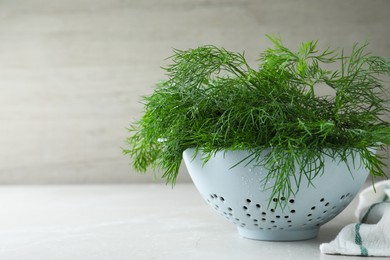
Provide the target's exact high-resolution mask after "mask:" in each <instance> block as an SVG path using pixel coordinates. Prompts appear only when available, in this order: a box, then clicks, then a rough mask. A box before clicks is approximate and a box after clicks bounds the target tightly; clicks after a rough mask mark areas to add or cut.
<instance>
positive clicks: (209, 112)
mask: <svg viewBox="0 0 390 260" xmlns="http://www.w3.org/2000/svg"><path fill="white" fill-rule="evenodd" d="M268 38H269V39H270V40H271V41H272V42H273V44H274V47H273V48H269V49H267V50H265V51H264V52H263V53H262V54H261V55H260V58H259V67H258V68H257V69H253V68H251V67H250V66H249V65H248V63H247V61H246V59H245V57H244V55H243V54H240V53H236V52H230V51H227V50H225V49H223V48H218V47H215V46H211V45H209V46H202V47H199V48H196V49H190V50H186V51H181V50H174V54H173V55H172V56H171V57H170V59H171V61H172V64H171V65H169V66H167V67H166V68H164V69H165V70H166V72H167V77H168V79H167V80H166V81H163V82H161V83H159V84H158V85H157V87H156V89H155V91H154V93H153V94H152V95H150V96H147V97H145V98H144V114H143V116H142V117H141V118H140V120H139V121H137V122H135V123H133V124H132V125H131V127H130V128H129V130H130V131H131V133H132V135H131V136H130V137H129V138H128V139H127V143H128V145H129V148H128V149H124V153H125V154H127V155H129V156H130V157H131V158H132V160H133V166H134V168H135V169H136V170H137V171H140V172H145V171H146V170H147V169H149V168H152V169H156V168H158V169H162V170H163V171H164V173H163V175H162V177H163V178H165V179H166V181H167V183H172V184H175V181H176V177H177V175H178V171H179V167H180V164H181V161H182V153H183V151H184V150H186V149H187V148H193V147H195V148H198V149H199V151H200V152H202V153H203V155H204V160H205V163H207V160H208V159H210V158H212V156H213V155H214V154H215V152H217V151H229V150H250V151H251V152H252V153H253V156H254V158H255V159H256V160H260V161H259V162H258V163H259V165H260V164H261V165H262V166H265V167H266V168H267V169H268V170H269V171H268V174H267V176H266V177H265V178H266V180H267V179H275V184H274V186H273V187H272V196H281V195H282V196H285V197H289V196H291V195H293V194H295V193H296V192H297V191H298V189H299V186H300V182H301V180H302V178H306V179H307V180H308V181H309V183H310V182H311V181H312V180H313V179H314V178H316V177H317V176H318V175H321V174H322V172H323V169H324V167H325V165H324V156H325V155H329V156H331V157H332V158H334V159H336V160H339V161H340V162H341V163H348V162H347V155H348V154H350V153H351V151H354V152H356V153H358V154H359V155H360V158H361V160H362V165H363V166H364V167H366V168H367V169H368V170H369V171H370V173H371V176H372V177H374V178H375V177H383V176H386V174H385V172H384V169H383V168H384V166H385V163H384V162H383V158H381V157H380V156H379V155H376V154H375V152H374V151H373V150H372V149H374V150H375V149H385V148H386V147H387V145H389V144H390V124H389V123H388V122H386V121H385V120H384V119H383V118H385V115H386V113H387V112H388V111H389V109H388V101H389V100H388V96H387V94H388V93H387V89H386V88H385V81H384V80H383V78H384V77H386V76H390V62H389V60H387V59H385V58H383V57H378V56H372V55H370V54H369V53H366V52H365V48H366V46H367V45H366V44H364V45H360V44H355V45H354V46H353V48H352V51H351V53H350V54H349V55H345V54H344V52H341V53H338V52H337V51H336V50H332V49H329V48H328V49H326V50H324V51H319V50H318V49H317V42H316V41H309V42H305V43H302V44H301V45H300V46H299V47H298V49H297V50H296V51H292V50H290V49H288V48H287V47H285V46H284V45H283V43H282V41H281V39H280V37H276V36H268ZM325 64H330V65H332V66H333V67H338V69H334V70H329V69H324V68H323V67H330V66H328V65H326V66H324V65H325ZM325 86H326V87H327V88H331V89H333V92H334V95H328V96H323V95H318V94H317V92H318V90H319V89H320V88H323V87H325ZM269 148H271V149H270V152H269V153H268V154H267V156H266V157H265V158H263V159H260V158H261V154H262V153H263V152H264V151H265V150H266V149H269ZM242 163H245V162H242ZM296 169H299V171H298V172H297V171H296ZM292 175H294V176H293V177H294V179H295V180H296V183H295V184H292V183H291V182H290V181H289V179H290V177H291V176H292ZM295 175H298V176H295ZM293 187H298V189H295V188H293Z"/></svg>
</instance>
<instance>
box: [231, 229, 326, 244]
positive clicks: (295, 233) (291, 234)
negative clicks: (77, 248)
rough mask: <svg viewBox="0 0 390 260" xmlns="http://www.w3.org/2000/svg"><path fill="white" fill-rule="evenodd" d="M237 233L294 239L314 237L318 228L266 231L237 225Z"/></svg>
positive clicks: (272, 239)
mask: <svg viewBox="0 0 390 260" xmlns="http://www.w3.org/2000/svg"><path fill="white" fill-rule="evenodd" d="M237 229H238V233H239V234H240V236H242V237H244V238H249V239H254V240H266V241H296V240H307V239H312V238H315V237H316V236H317V235H318V232H319V228H314V229H306V230H288V231H283V230H281V231H275V230H273V231H267V230H253V229H247V228H242V227H237Z"/></svg>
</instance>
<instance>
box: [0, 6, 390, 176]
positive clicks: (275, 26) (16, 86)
mask: <svg viewBox="0 0 390 260" xmlns="http://www.w3.org/2000/svg"><path fill="white" fill-rule="evenodd" d="M389 11H390V1H387V0H343V1H340V0H328V1H324V0H295V1H289V0H181V1H179V0H144V1H136V0H104V1H103V0H62V1H61V0H25V1H23V0H0V184H54V183H56V184H62V183H63V184H68V183H76V184H85V183H137V182H153V181H155V180H154V179H153V175H152V174H147V175H146V176H145V175H139V174H137V173H135V172H134V171H133V170H132V169H131V167H129V163H130V159H129V158H127V157H126V156H124V155H122V150H121V149H122V147H125V146H126V144H125V140H126V137H127V136H128V132H127V130H126V128H127V127H128V126H129V123H130V122H132V121H134V120H137V119H138V118H139V117H140V115H141V112H142V104H141V103H140V101H141V96H143V95H149V94H151V93H152V91H153V87H154V84H155V83H156V82H157V81H159V80H161V79H164V78H165V75H164V71H163V70H162V69H161V68H160V67H161V66H164V65H166V63H167V61H166V60H164V59H165V58H167V57H168V56H170V55H171V54H172V49H173V48H178V49H188V48H195V47H197V46H199V45H203V44H214V45H217V46H223V47H225V48H226V49H228V50H232V51H238V52H242V51H244V50H245V52H246V57H247V59H248V60H249V62H250V63H251V64H252V65H254V66H256V59H257V58H258V54H259V53H260V52H261V51H263V50H264V49H266V48H267V47H270V46H271V45H270V42H269V41H268V40H267V39H266V37H265V34H273V33H274V34H280V35H281V36H282V38H283V39H284V42H285V43H286V45H287V46H289V47H291V48H295V47H296V46H297V45H298V44H299V43H300V42H302V41H307V40H316V39H319V40H320V45H321V46H322V47H326V46H328V45H330V46H333V47H339V48H345V49H346V50H348V49H350V48H351V46H352V44H353V43H355V42H365V41H368V42H369V43H370V45H369V47H368V50H369V51H371V52H373V53H375V54H377V55H380V56H386V57H390V30H389V26H390V15H389ZM178 181H189V177H188V175H187V172H186V170H185V167H182V170H181V174H180V177H179V180H178Z"/></svg>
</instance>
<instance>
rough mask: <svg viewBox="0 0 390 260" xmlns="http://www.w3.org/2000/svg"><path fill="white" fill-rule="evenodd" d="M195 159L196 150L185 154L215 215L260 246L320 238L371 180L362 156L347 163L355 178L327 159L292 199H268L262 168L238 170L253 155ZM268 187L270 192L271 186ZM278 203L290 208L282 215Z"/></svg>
mask: <svg viewBox="0 0 390 260" xmlns="http://www.w3.org/2000/svg"><path fill="white" fill-rule="evenodd" d="M194 153H195V149H187V150H185V151H184V153H183V159H184V162H185V164H186V166H187V169H188V172H189V174H190V176H191V178H192V180H193V182H194V184H195V186H196V188H197V189H198V191H199V192H200V193H201V195H202V196H203V198H204V199H205V200H206V201H207V203H208V204H209V205H210V206H211V207H212V208H214V210H215V211H216V212H217V213H219V214H220V215H221V216H222V217H224V218H225V219H226V220H228V221H230V222H231V223H233V224H234V225H236V226H237V229H238V232H239V234H240V235H241V236H242V237H245V238H250V239H256V240H270V241H293V240H304V239H310V238H314V237H316V236H317V235H318V231H319V228H320V226H321V225H323V224H325V223H326V222H328V221H329V220H331V219H332V218H334V217H335V216H337V215H338V214H339V213H340V212H341V211H342V210H343V209H344V208H346V207H347V205H348V204H349V203H350V202H351V201H352V199H353V198H354V197H355V195H356V194H357V192H358V191H359V189H360V188H361V187H362V185H363V184H364V181H365V180H366V178H367V175H368V171H367V170H366V169H365V168H364V167H361V162H360V157H359V155H358V154H354V158H353V156H352V155H351V156H350V157H351V158H349V159H348V160H349V165H350V170H351V172H352V173H351V172H350V170H348V168H347V166H346V165H345V164H344V163H339V162H338V161H337V160H334V159H332V158H330V157H325V160H324V161H325V168H324V173H323V174H322V175H321V176H317V177H316V178H315V179H314V180H313V181H312V183H311V184H309V183H308V182H307V180H305V178H302V181H301V185H300V188H299V191H298V192H297V193H296V194H295V195H294V197H289V198H285V197H276V198H270V196H271V190H270V189H265V190H264V189H263V188H262V187H263V184H264V183H263V181H264V176H265V174H266V170H265V169H264V168H263V167H260V166H255V165H254V163H249V164H247V163H245V162H244V163H240V164H238V165H236V164H237V163H238V162H240V161H242V160H243V159H244V158H246V157H248V155H249V152H247V151H226V152H225V151H220V152H217V153H216V154H215V156H214V157H212V158H211V159H210V160H209V161H208V162H207V163H206V164H204V163H203V160H202V154H201V152H199V153H198V154H197V155H196V156H195V157H194V155H195V154H194ZM233 165H236V166H235V167H232V166H233ZM293 183H295V182H294V181H293V180H291V184H293ZM267 186H268V187H272V181H271V182H269V183H267ZM293 188H294V187H293ZM269 199H271V200H272V201H271V204H270V203H269V202H270V201H269ZM279 200H281V202H283V203H285V204H286V206H285V207H284V208H283V209H282V208H281V207H276V208H275V207H274V206H272V205H273V204H272V202H278V201H279ZM270 205H271V206H270Z"/></svg>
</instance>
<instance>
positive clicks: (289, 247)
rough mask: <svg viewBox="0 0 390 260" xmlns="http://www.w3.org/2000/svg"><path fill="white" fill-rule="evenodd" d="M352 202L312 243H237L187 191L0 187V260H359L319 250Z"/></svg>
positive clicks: (188, 187) (228, 227)
mask: <svg viewBox="0 0 390 260" xmlns="http://www.w3.org/2000/svg"><path fill="white" fill-rule="evenodd" d="M355 207H356V199H355V200H354V201H353V202H352V204H351V205H350V206H348V208H347V209H346V210H345V211H343V212H342V213H341V214H340V215H339V216H337V217H336V218H335V219H333V220H332V221H330V222H328V223H327V224H325V225H324V226H322V227H321V229H320V233H319V236H318V237H317V238H315V239H311V240H306V241H297V242H265V241H255V240H250V239H245V238H242V237H240V236H239V235H238V233H237V230H236V228H235V227H234V226H233V225H232V224H230V223H229V222H227V221H226V220H225V219H224V218H221V216H219V215H218V214H215V212H214V211H213V210H212V209H211V208H210V207H209V206H208V205H207V204H206V202H204V201H203V199H202V198H201V196H200V195H199V194H198V192H197V191H196V189H195V187H194V186H193V185H192V184H177V185H176V186H175V187H174V188H173V189H172V188H171V186H165V185H156V184H148V185H99V186H95V185H92V186H91V185H89V186H86V185H84V186H83V185H69V186H2V187H0V209H1V214H0V259H1V260H9V259H17V260H23V259H29V260H34V259H40V260H43V259H45V260H50V259H53V260H54V259H55V260H57V259H72V260H77V259H83V260H84V259H88V260H94V259H99V260H100V259H107V260H116V259H126V260H127V259H170V260H172V259H181V260H182V259H186V260H190V259H213V260H214V259H224V260H226V259H256V260H258V259H272V260H276V259H300V260H304V259H310V260H313V259H323V260H327V259H329V260H337V259H348V260H354V259H361V257H347V256H330V255H323V254H321V252H320V250H319V245H320V244H321V243H324V242H329V241H331V240H333V239H334V238H335V236H336V235H337V233H338V232H339V231H340V230H341V228H342V227H344V226H346V225H347V224H350V223H353V222H356V219H355V217H354V214H353V212H354V209H355Z"/></svg>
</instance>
